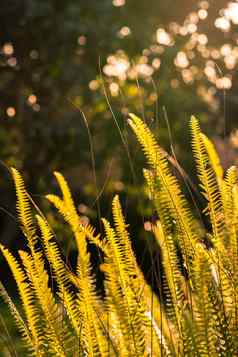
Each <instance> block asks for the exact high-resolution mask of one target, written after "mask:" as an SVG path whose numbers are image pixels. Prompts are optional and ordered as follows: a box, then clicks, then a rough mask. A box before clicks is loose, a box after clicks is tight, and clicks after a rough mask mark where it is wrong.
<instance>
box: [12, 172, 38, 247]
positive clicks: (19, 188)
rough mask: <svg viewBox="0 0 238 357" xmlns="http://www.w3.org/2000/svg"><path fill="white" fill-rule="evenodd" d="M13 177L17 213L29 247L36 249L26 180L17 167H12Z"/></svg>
mask: <svg viewBox="0 0 238 357" xmlns="http://www.w3.org/2000/svg"><path fill="white" fill-rule="evenodd" d="M11 173H12V177H13V180H14V184H15V188H16V195H17V205H16V206H17V213H18V217H19V220H20V225H21V228H22V230H23V233H24V234H25V236H26V238H27V240H28V244H29V247H30V248H31V250H32V249H34V248H33V247H34V245H35V244H36V242H37V238H36V231H35V226H34V222H33V216H32V209H31V204H30V201H29V195H28V193H27V191H26V188H25V184H24V180H23V178H22V176H21V174H20V173H19V172H18V170H16V169H15V168H11Z"/></svg>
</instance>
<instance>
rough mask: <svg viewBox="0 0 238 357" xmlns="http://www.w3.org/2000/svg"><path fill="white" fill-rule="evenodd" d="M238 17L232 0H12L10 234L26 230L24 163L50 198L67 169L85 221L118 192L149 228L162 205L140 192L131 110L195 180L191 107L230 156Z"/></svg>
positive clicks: (8, 4) (4, 155)
mask: <svg viewBox="0 0 238 357" xmlns="http://www.w3.org/2000/svg"><path fill="white" fill-rule="evenodd" d="M237 25H238V2H235V1H225V0H219V1H192V0H190V1H186V0H180V1H176V2H175V1H174V0H167V1H166V2H165V1H159V0H157V1H155V0H127V1H126V0H113V1H112V0H100V1H98V0H89V1H85V0H68V1H64V0H57V1H56V0H47V1H46V0H41V1H38V0H3V1H2V2H1V8H0V34H1V36H0V94H1V95H0V121H1V127H0V158H1V161H2V165H1V180H0V194H1V240H2V242H3V243H4V244H8V245H14V246H15V242H18V241H19V240H18V241H17V237H18V236H19V231H18V228H17V224H16V222H15V219H14V216H15V196H14V192H13V185H12V182H11V179H10V177H9V174H8V170H7V167H9V166H16V167H17V168H18V169H20V170H21V172H22V173H23V175H24V177H25V179H26V183H27V186H28V188H29V192H30V193H31V194H32V195H33V198H34V199H35V200H36V202H37V203H39V202H41V204H43V205H44V204H45V203H44V200H42V199H41V198H42V197H43V195H44V194H46V193H48V191H52V190H56V189H57V188H56V186H55V182H54V179H53V175H52V171H54V170H59V171H61V172H62V173H63V174H64V175H65V176H66V178H67V179H68V180H69V184H70V186H71V188H72V191H73V193H74V196H75V198H76V201H77V204H78V208H79V211H80V213H81V214H82V216H83V218H82V219H84V220H85V222H86V221H87V220H89V219H90V220H91V221H95V220H96V217H97V216H98V214H101V215H106V216H107V217H108V216H109V214H110V213H109V212H110V210H111V208H110V205H111V198H112V196H113V194H114V193H115V192H120V194H121V196H122V197H123V198H126V199H125V200H124V208H125V211H126V214H127V215H128V216H130V221H131V222H132V224H131V225H132V228H131V229H132V230H135V231H136V230H137V226H138V222H140V223H141V218H139V217H140V216H141V215H143V216H145V221H146V222H145V223H147V224H145V229H148V230H149V224H148V222H147V221H149V220H150V219H151V216H153V212H151V210H150V209H149V206H148V204H147V202H146V199H142V196H143V195H142V193H143V188H142V187H141V182H142V173H141V168H142V167H143V161H142V157H141V155H140V152H139V150H138V146H137V144H136V142H135V139H134V138H133V136H132V135H131V133H130V131H129V130H128V126H127V115H128V112H135V113H136V114H138V115H139V116H141V117H143V118H144V119H145V120H146V121H147V122H148V123H149V124H150V125H151V126H152V127H153V130H154V131H155V133H156V135H158V137H159V139H160V143H161V145H162V146H163V147H164V148H165V150H167V152H168V153H169V155H172V156H173V155H174V154H175V155H176V158H177V160H178V161H179V162H180V163H182V166H183V167H184V169H185V170H186V172H187V173H188V176H189V177H190V178H191V179H193V167H192V165H191V150H190V146H189V145H190V144H189V130H188V120H189V118H190V115H191V114H195V115H196V116H197V117H198V118H199V119H200V120H201V123H202V126H203V127H204V128H205V131H206V132H207V134H209V135H210V136H212V137H213V139H214V140H215V142H216V145H217V148H218V151H219V152H220V154H221V156H222V159H223V163H224V165H225V166H228V165H230V164H231V163H232V162H234V160H235V157H236V154H237V148H238V132H237V131H236V127H237V101H238V96H237V91H238V86H237V83H236V78H237V74H236V73H237V61H238V31H237ZM171 144H172V145H173V150H171ZM152 218H153V217H152ZM50 219H51V220H52V224H53V225H54V226H55V227H56V230H57V231H58V233H59V236H62V237H63V235H64V233H65V232H64V231H63V230H62V228H61V226H60V223H59V222H57V221H56V220H55V218H54V216H53V215H52V216H50ZM97 222H98V221H97ZM142 226H143V225H142ZM98 228H99V229H100V227H98ZM64 242H66V241H65V240H64ZM65 244H66V243H65ZM67 244H69V242H67ZM18 245H19V243H17V246H18Z"/></svg>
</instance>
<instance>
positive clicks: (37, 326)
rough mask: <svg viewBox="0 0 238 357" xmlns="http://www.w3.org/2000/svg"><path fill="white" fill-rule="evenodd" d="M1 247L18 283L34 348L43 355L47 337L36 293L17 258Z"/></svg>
mask: <svg viewBox="0 0 238 357" xmlns="http://www.w3.org/2000/svg"><path fill="white" fill-rule="evenodd" d="M0 249H1V252H2V254H3V255H4V257H5V259H6V261H7V262H8V265H9V267H10V269H11V271H12V274H13V276H14V279H15V281H16V283H17V287H18V290H19V294H20V297H21V300H22V304H23V308H24V312H25V315H26V319H27V324H28V330H29V331H30V332H31V341H32V348H33V349H34V352H35V353H36V354H38V355H39V356H41V355H42V353H43V350H44V348H43V347H44V343H45V338H44V333H43V330H42V327H41V323H40V321H41V317H42V316H41V314H40V311H39V310H38V309H37V307H36V303H35V295H34V293H33V291H32V290H31V288H30V285H29V282H28V281H27V277H26V275H25V273H24V271H23V270H22V268H21V267H20V264H19V263H18V262H17V260H16V259H15V258H14V257H13V256H12V254H11V253H10V252H9V251H8V249H6V248H4V247H3V246H2V245H0Z"/></svg>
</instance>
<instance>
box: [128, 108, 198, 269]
mask: <svg viewBox="0 0 238 357" xmlns="http://www.w3.org/2000/svg"><path fill="white" fill-rule="evenodd" d="M130 117H131V119H130V120H129V124H130V126H131V127H132V129H133V131H134V132H135V134H136V136H137V138H138V140H139V142H140V144H141V146H142V148H143V151H144V153H145V156H146V158H147V160H148V163H149V164H150V166H151V168H152V171H153V174H154V175H155V178H154V183H155V185H156V188H155V190H156V191H157V190H158V191H159V192H160V193H162V195H161V204H160V205H158V209H160V207H162V208H163V206H164V207H167V213H165V212H160V211H159V212H158V213H159V215H160V214H161V215H162V216H167V217H168V216H170V217H171V218H170V219H171V221H173V222H174V223H175V225H176V228H177V239H178V242H179V246H180V248H181V250H182V255H183V258H184V264H185V266H186V269H187V270H189V266H190V264H189V260H190V259H191V258H192V256H193V254H194V244H195V241H196V235H195V228H194V220H193V217H192V215H191V212H190V211H189V208H188V204H187V202H186V200H185V197H184V196H183V194H182V191H181V189H180V187H179V185H178V182H177V180H176V178H175V177H174V176H173V175H172V174H171V172H170V170H169V165H168V161H167V159H166V157H165V154H164V151H162V150H161V149H160V147H159V146H158V144H157V142H156V140H155V138H154V136H153V134H152V133H151V132H150V130H149V128H148V127H147V126H146V124H145V123H144V122H143V121H142V120H141V119H139V118H138V117H136V116H135V115H134V114H130ZM166 219H169V218H166ZM171 233H172V232H171Z"/></svg>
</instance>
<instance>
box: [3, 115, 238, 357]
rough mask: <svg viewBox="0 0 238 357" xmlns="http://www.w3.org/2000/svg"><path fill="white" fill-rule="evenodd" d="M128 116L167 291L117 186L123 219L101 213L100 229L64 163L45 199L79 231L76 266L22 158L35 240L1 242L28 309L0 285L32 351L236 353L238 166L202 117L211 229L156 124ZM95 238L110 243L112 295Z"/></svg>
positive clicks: (104, 251)
mask: <svg viewBox="0 0 238 357" xmlns="http://www.w3.org/2000/svg"><path fill="white" fill-rule="evenodd" d="M129 124H130V127H131V128H132V130H133V132H134V133H135V135H136V137H137V139H138V141H139V143H140V145H141V147H142V150H143V152H144V154H145V157H146V160H147V164H148V167H147V169H145V170H144V177H145V181H146V186H147V190H146V192H147V193H148V194H149V197H150V199H151V205H153V207H154V209H155V210H156V212H157V214H158V217H159V218H158V220H157V222H154V223H153V224H152V233H153V235H154V239H155V240H156V242H157V244H158V246H159V249H160V251H161V254H160V257H161V264H162V266H163V269H162V271H163V279H162V281H163V294H164V296H165V299H164V301H163V302H162V301H161V300H160V299H159V298H158V296H157V295H155V294H154V292H153V291H152V289H151V287H150V285H149V284H148V283H147V282H146V280H145V278H144V275H143V273H142V271H141V270H140V267H139V266H138V264H137V260H136V257H135V254H134V252H133V249H132V246H131V240H132V239H133V238H130V236H129V232H128V225H127V223H126V222H125V218H124V216H123V212H122V208H121V205H120V201H119V197H118V196H115V197H114V199H113V202H112V217H113V222H109V221H108V220H106V219H104V218H103V219H102V223H103V227H104V233H103V234H97V233H96V232H95V229H94V228H93V227H92V226H91V225H90V224H82V220H81V219H80V218H81V217H80V215H79V213H78V211H77V209H76V206H75V203H74V201H73V199H72V195H71V192H70V189H69V187H68V184H67V182H66V180H65V179H64V177H63V176H62V174H60V173H59V172H55V173H54V175H55V177H56V180H57V182H58V184H59V187H60V190H61V195H60V196H57V195H53V194H49V195H47V196H46V198H47V199H48V201H49V202H50V203H51V204H52V205H53V206H55V208H56V209H57V211H58V212H59V214H60V215H61V216H62V217H63V219H64V221H65V224H66V225H68V226H69V228H70V229H71V231H72V233H73V236H74V239H75V242H76V245H77V267H76V269H75V271H72V269H71V268H70V267H69V266H67V264H66V263H65V259H64V257H63V256H62V251H61V250H60V248H59V245H58V243H57V240H56V238H55V234H54V232H53V229H52V228H51V226H50V224H49V222H48V220H47V218H46V217H45V216H44V214H43V213H42V212H41V211H40V210H36V209H35V208H36V207H35V206H34V202H33V200H32V198H31V197H30V195H29V194H28V192H27V190H26V187H25V184H24V180H23V178H22V176H21V174H20V173H19V172H18V171H17V170H16V169H15V168H12V169H11V173H12V176H13V180H14V183H15V188H16V196H17V212H18V217H19V224H20V226H21V229H22V232H23V234H24V237H25V239H26V241H27V250H26V251H23V250H20V251H19V252H18V254H17V256H15V255H13V254H12V253H11V252H10V251H9V250H8V249H7V248H6V247H4V246H2V245H1V246H0V250H1V253H2V255H3V256H4V259H5V260H6V262H7V264H8V265H9V267H10V269H11V272H12V275H13V277H14V279H15V282H16V285H17V289H18V294H19V297H20V303H21V307H20V309H19V308H17V307H16V305H15V303H14V301H13V299H12V298H11V297H10V296H9V294H8V292H7V286H4V285H3V284H2V283H0V295H1V298H2V301H3V302H4V303H5V304H7V306H8V308H9V313H10V314H11V317H12V319H13V320H14V321H15V324H16V326H17V328H18V330H19V334H20V336H21V340H22V344H23V346H24V351H25V352H24V353H23V354H22V355H24V356H42V357H43V356H57V357H66V356H67V357H73V356H75V357H76V356H77V357H78V356H89V357H111V356H121V357H142V356H148V357H149V356H174V357H175V356H176V357H177V356H191V357H195V356H209V357H213V356H238V183H237V169H236V167H234V166H232V167H231V168H229V169H228V170H227V172H225V173H224V171H223V168H222V166H221V164H220V160H219V157H218V155H217V153H216V150H215V148H214V146H213V144H212V142H211V141H210V140H209V139H208V138H207V137H206V136H205V135H204V134H203V133H202V132H201V129H200V126H199V123H198V121H197V119H196V118H194V117H192V119H191V123H190V125H191V136H192V140H191V141H192V150H193V154H194V162H195V165H196V170H197V174H198V179H199V182H200V183H199V190H200V192H201V194H202V195H203V197H204V202H205V207H204V212H203V213H204V214H205V215H207V220H208V221H209V228H204V226H203V225H202V224H201V222H200V220H199V219H198V218H197V217H196V215H195V214H194V208H193V207H191V205H190V203H189V202H187V199H186V197H185V195H184V194H183V191H182V188H181V185H180V183H179V180H178V178H177V177H176V176H175V175H174V174H173V172H172V170H171V168H170V163H169V162H168V158H167V157H166V155H165V154H164V150H163V149H162V148H161V147H160V146H159V144H158V143H157V141H156V139H155V137H154V135H153V133H152V132H151V131H150V129H149V128H148V126H147V125H146V124H145V122H144V121H142V120H141V119H139V118H138V117H136V116H135V115H133V114H131V115H130V119H129ZM205 242H206V244H205ZM207 242H208V243H209V244H208V243H207ZM89 244H90V245H91V244H94V245H95V246H96V247H97V248H98V250H99V251H100V257H101V263H100V269H101V270H102V272H103V276H104V281H103V284H104V292H105V293H104V294H103V296H102V295H101V294H100V292H99V291H98V290H97V288H96V276H95V275H94V270H93V268H92V264H91V259H90V258H91V257H90V250H89V249H88V246H89ZM185 272H186V274H185ZM52 280H53V281H54V289H53V288H52V284H51V281H52Z"/></svg>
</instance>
